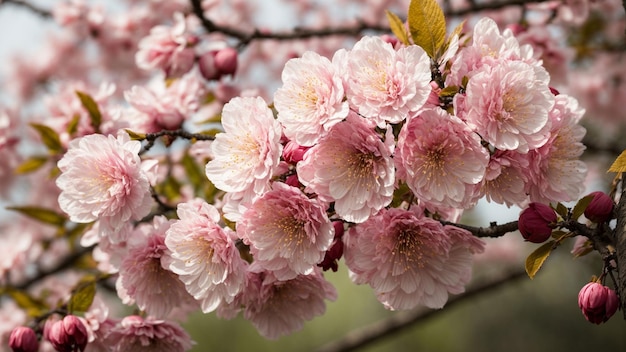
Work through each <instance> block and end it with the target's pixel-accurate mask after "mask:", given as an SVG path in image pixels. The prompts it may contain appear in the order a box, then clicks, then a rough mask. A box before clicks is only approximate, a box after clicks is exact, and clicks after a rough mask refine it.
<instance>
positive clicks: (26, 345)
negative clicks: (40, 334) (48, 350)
mask: <svg viewBox="0 0 626 352" xmlns="http://www.w3.org/2000/svg"><path fill="white" fill-rule="evenodd" d="M9 347H11V350H13V352H37V351H38V350H39V341H38V340H37V334H35V331H33V329H31V328H28V327H26V326H18V327H16V328H15V329H13V331H11V336H10V337H9Z"/></svg>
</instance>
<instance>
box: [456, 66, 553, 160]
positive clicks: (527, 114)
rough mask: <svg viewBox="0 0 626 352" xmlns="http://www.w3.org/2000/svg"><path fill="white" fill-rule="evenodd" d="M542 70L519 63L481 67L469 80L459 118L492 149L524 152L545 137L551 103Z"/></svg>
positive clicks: (547, 133) (551, 98) (541, 142)
mask: <svg viewBox="0 0 626 352" xmlns="http://www.w3.org/2000/svg"><path fill="white" fill-rule="evenodd" d="M549 80H550V76H549V75H548V73H547V72H546V71H545V69H544V68H543V67H540V66H532V65H529V64H527V63H524V62H522V61H502V62H498V63H497V64H495V65H494V66H491V65H484V66H482V67H481V68H480V69H479V70H477V71H475V74H474V75H473V76H472V78H471V79H470V81H469V84H468V86H467V97H466V100H465V106H466V108H467V111H465V112H463V113H461V112H458V111H457V113H458V114H459V116H460V117H461V118H463V119H464V120H466V121H467V124H468V125H469V126H470V127H471V128H472V129H473V130H474V131H476V132H477V133H478V134H480V135H481V136H482V138H483V139H485V140H486V141H487V142H489V143H491V144H492V145H493V146H494V147H495V148H498V149H504V150H517V151H519V152H521V153H526V152H528V150H530V149H536V148H538V147H540V146H542V145H543V144H544V143H545V142H546V141H547V140H548V138H549V128H550V125H549V119H548V112H549V111H550V109H551V108H552V106H553V104H554V96H553V94H552V93H551V92H550V89H549V87H548V82H549Z"/></svg>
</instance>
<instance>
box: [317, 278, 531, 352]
mask: <svg viewBox="0 0 626 352" xmlns="http://www.w3.org/2000/svg"><path fill="white" fill-rule="evenodd" d="M525 276H526V272H525V271H524V270H519V271H515V272H513V273H510V274H508V275H506V276H505V277H502V278H499V279H495V280H492V281H489V282H486V283H482V284H478V285H476V286H473V287H470V288H469V289H468V290H467V291H466V292H465V293H464V294H462V295H460V296H455V297H452V298H450V299H449V300H448V303H446V306H445V310H424V309H420V310H416V311H411V312H402V313H398V314H396V315H393V316H392V317H390V318H387V319H385V320H381V321H379V322H376V323H374V324H372V325H370V326H366V327H364V328H361V329H358V330H353V331H351V332H349V333H348V334H347V335H345V336H343V337H342V338H341V339H339V340H336V341H332V342H330V343H328V344H326V345H324V346H322V347H321V348H319V349H318V350H317V351H318V352H346V351H354V350H356V349H358V348H363V347H365V346H369V345H371V344H373V343H375V342H378V341H380V340H382V339H385V338H388V337H390V336H391V335H393V334H395V333H398V332H400V331H403V330H406V329H407V328H410V327H413V326H415V325H416V324H418V323H423V322H424V321H426V320H427V319H428V318H431V317H434V316H436V315H439V314H440V313H445V312H447V311H449V310H450V308H452V307H453V306H455V305H457V304H459V303H462V302H466V301H469V300H471V299H472V298H474V297H476V296H479V295H481V294H483V293H486V292H489V291H492V290H495V289H497V288H500V287H502V286H504V285H505V284H508V283H510V282H512V281H515V280H518V279H520V278H522V277H525Z"/></svg>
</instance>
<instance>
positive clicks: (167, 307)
mask: <svg viewBox="0 0 626 352" xmlns="http://www.w3.org/2000/svg"><path fill="white" fill-rule="evenodd" d="M169 227H170V222H169V221H167V219H166V218H165V217H162V216H159V217H156V218H155V219H154V220H153V223H152V224H142V225H140V226H139V227H138V228H137V229H136V230H135V232H134V233H133V234H132V236H133V238H134V242H135V243H134V244H133V245H132V246H131V247H130V248H129V249H128V252H127V254H126V256H125V258H124V260H123V261H122V263H121V266H120V269H119V277H118V280H117V284H116V286H117V288H118V296H119V297H120V298H121V299H122V301H123V302H124V303H126V304H132V303H136V304H137V307H139V309H141V310H142V311H145V312H146V313H147V314H149V315H151V316H153V317H155V318H166V317H168V315H169V314H170V312H171V311H172V310H174V309H181V308H182V310H184V311H191V310H193V309H196V308H197V304H196V302H195V300H194V299H193V297H192V296H191V295H189V293H188V292H187V291H186V290H185V285H184V284H183V282H182V281H181V280H179V278H178V275H176V274H174V273H173V272H172V271H170V270H169V269H168V268H167V267H166V263H168V262H169V261H168V259H169V258H168V257H169V251H168V249H167V247H166V246H165V232H166V231H167V230H168V229H169Z"/></svg>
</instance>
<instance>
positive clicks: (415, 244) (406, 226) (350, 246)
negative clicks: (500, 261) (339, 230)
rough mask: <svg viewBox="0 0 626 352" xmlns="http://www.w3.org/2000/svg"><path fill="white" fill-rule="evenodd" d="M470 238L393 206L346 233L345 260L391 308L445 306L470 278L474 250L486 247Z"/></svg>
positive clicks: (359, 279) (356, 279)
mask: <svg viewBox="0 0 626 352" xmlns="http://www.w3.org/2000/svg"><path fill="white" fill-rule="evenodd" d="M468 236H469V237H468ZM470 237H471V235H468V234H463V233H459V232H454V231H452V232H451V231H448V230H447V229H444V227H443V226H442V225H441V224H440V223H439V222H437V221H435V220H433V219H431V218H426V217H423V216H418V215H417V214H415V213H414V212H412V211H407V210H403V209H399V208H391V209H388V210H387V209H385V210H382V211H381V212H380V213H379V214H378V215H376V216H374V217H371V218H370V219H369V220H367V221H366V222H364V223H362V224H359V225H357V226H355V227H353V228H351V229H350V231H348V232H347V233H346V234H345V235H344V241H345V249H344V258H345V260H346V265H347V266H348V269H350V272H351V274H350V277H351V279H352V281H354V282H355V283H357V284H365V283H367V284H369V285H370V286H371V287H372V288H373V289H374V291H375V293H376V296H377V298H378V300H379V301H380V302H381V303H383V304H384V305H385V307H386V308H388V309H392V310H404V309H412V308H414V307H416V306H418V305H425V306H427V307H430V308H441V307H443V306H444V304H445V303H446V301H447V299H448V293H449V292H450V293H459V291H462V288H463V285H464V284H466V283H467V281H468V280H469V270H470V269H469V268H470V267H471V261H470V260H469V259H471V256H470V254H472V253H474V252H479V251H481V250H482V246H481V244H480V242H476V241H474V240H472V239H471V238H470ZM449 269H450V270H449Z"/></svg>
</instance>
